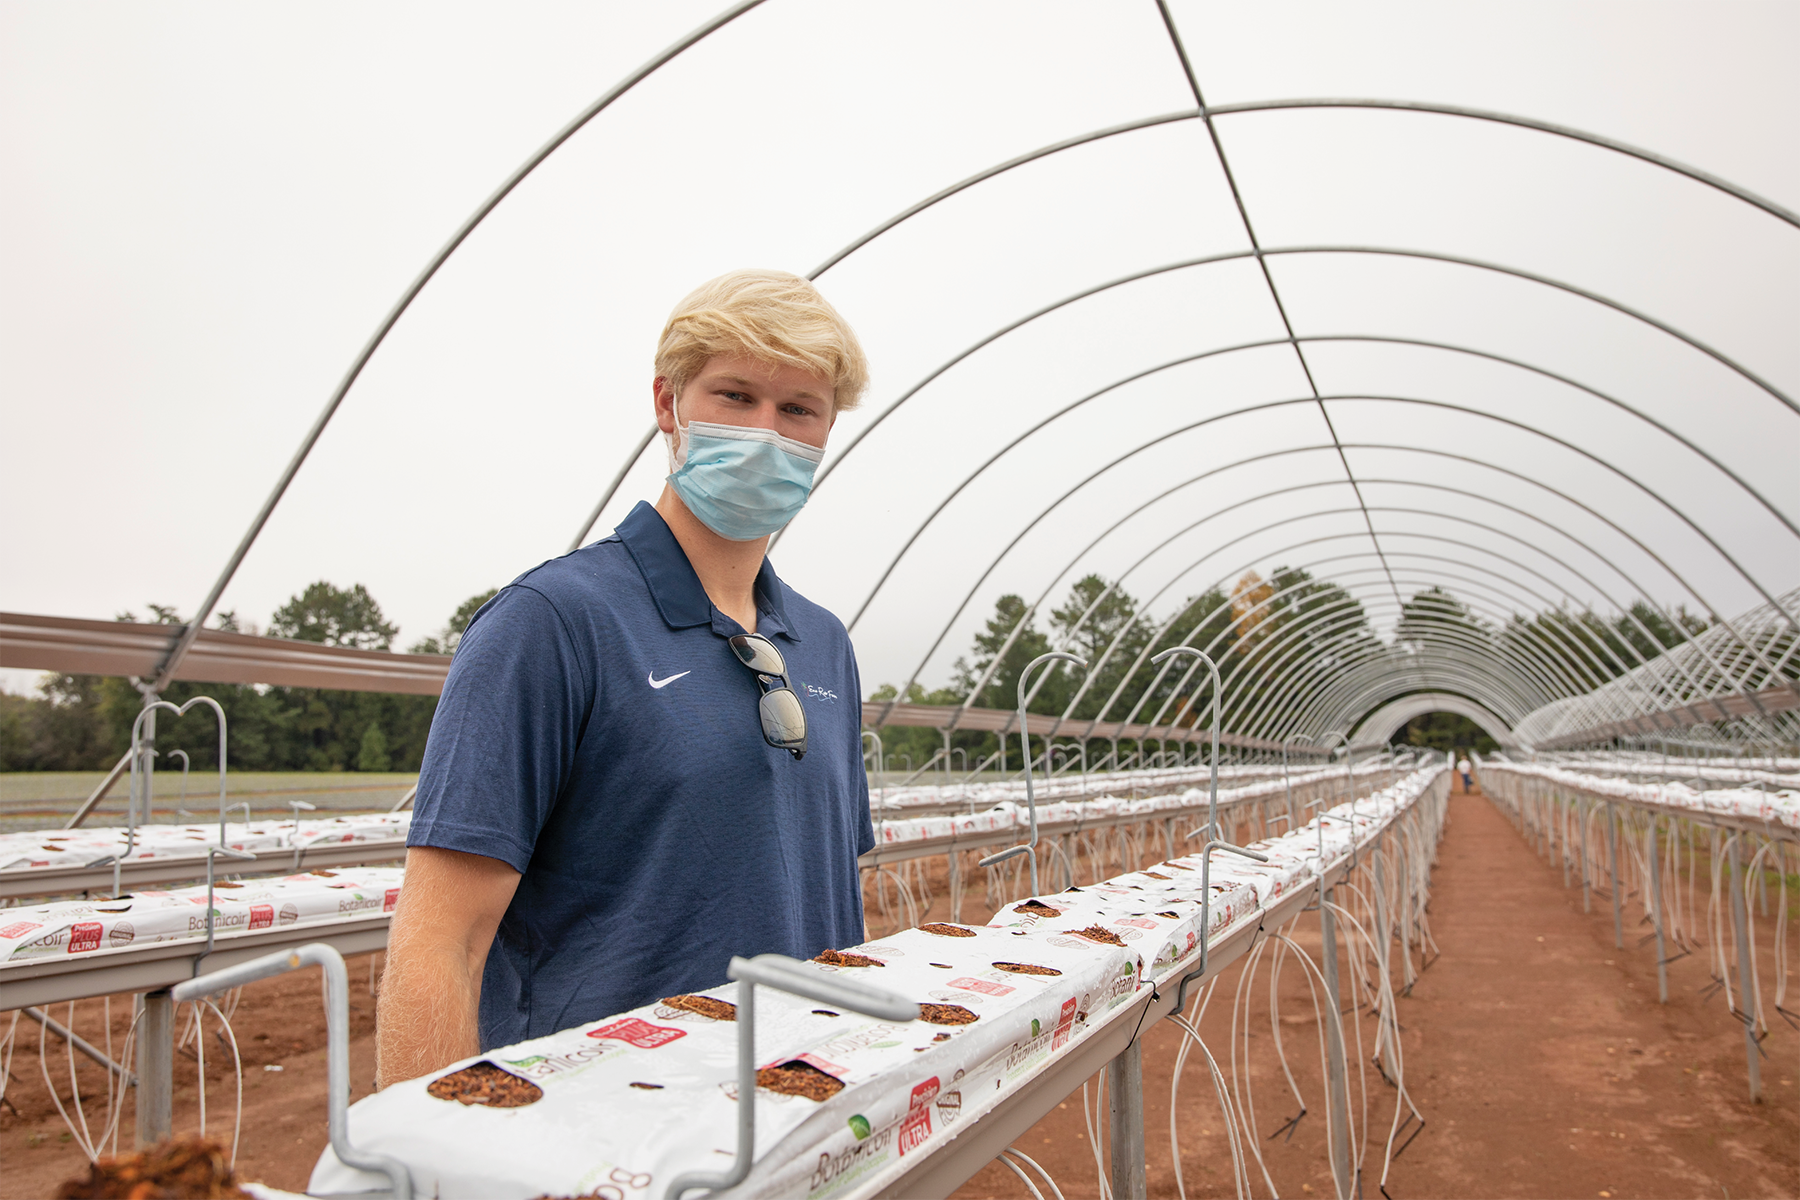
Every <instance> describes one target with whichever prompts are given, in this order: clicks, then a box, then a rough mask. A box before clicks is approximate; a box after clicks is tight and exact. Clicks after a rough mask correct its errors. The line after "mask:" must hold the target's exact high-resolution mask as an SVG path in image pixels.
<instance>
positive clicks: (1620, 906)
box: [1606, 800, 1625, 950]
mask: <svg viewBox="0 0 1800 1200" xmlns="http://www.w3.org/2000/svg"><path fill="white" fill-rule="evenodd" d="M1606 836H1607V840H1608V841H1609V842H1610V843H1611V845H1610V846H1609V847H1608V851H1607V852H1608V853H1609V854H1610V855H1611V856H1612V857H1611V861H1610V862H1609V863H1608V867H1609V869H1610V870H1611V872H1612V902H1613V945H1614V946H1616V947H1618V948H1619V949H1620V950H1623V949H1624V948H1625V909H1624V899H1623V897H1622V895H1621V893H1620V888H1619V813H1618V810H1617V809H1615V808H1614V807H1613V804H1612V801H1610V800H1608V801H1607V802H1606Z"/></svg>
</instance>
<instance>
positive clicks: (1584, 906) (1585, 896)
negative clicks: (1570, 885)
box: [1575, 800, 1594, 912]
mask: <svg viewBox="0 0 1800 1200" xmlns="http://www.w3.org/2000/svg"><path fill="white" fill-rule="evenodd" d="M1575 820H1576V822H1577V828H1579V829H1580V830H1581V911H1582V912H1593V911H1594V908H1593V897H1592V890H1593V889H1591V888H1590V887H1589V886H1588V882H1589V880H1588V845H1587V827H1588V823H1587V814H1586V813H1585V812H1583V811H1582V810H1581V801H1579V800H1577V801H1576V802H1575Z"/></svg>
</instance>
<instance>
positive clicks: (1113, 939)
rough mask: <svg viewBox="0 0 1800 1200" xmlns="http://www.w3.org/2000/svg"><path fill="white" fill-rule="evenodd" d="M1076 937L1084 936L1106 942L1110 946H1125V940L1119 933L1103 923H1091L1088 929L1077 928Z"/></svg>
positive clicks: (1090, 939)
mask: <svg viewBox="0 0 1800 1200" xmlns="http://www.w3.org/2000/svg"><path fill="white" fill-rule="evenodd" d="M1075 936H1076V937H1084V938H1086V939H1087V940H1088V941H1090V942H1105V943H1106V944H1107V945H1108V946H1123V945H1124V944H1125V941H1124V939H1123V938H1121V937H1120V936H1119V935H1118V934H1116V933H1114V932H1113V931H1112V930H1110V929H1108V928H1106V927H1105V926H1103V925H1089V926H1088V927H1087V928H1086V929H1077V930H1075Z"/></svg>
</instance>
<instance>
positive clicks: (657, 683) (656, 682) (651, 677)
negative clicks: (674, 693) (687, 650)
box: [644, 671, 693, 688]
mask: <svg viewBox="0 0 1800 1200" xmlns="http://www.w3.org/2000/svg"><path fill="white" fill-rule="evenodd" d="M692 674H693V672H692V671H683V672H681V674H680V675H670V676H668V677H667V678H664V679H658V678H657V677H656V672H655V671H652V672H650V674H648V675H646V676H645V677H644V678H645V680H646V682H648V683H649V684H650V686H651V687H653V688H666V687H668V686H669V685H670V684H671V683H674V682H675V681H676V680H677V679H680V678H681V676H682V675H692Z"/></svg>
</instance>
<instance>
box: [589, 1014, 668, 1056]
mask: <svg viewBox="0 0 1800 1200" xmlns="http://www.w3.org/2000/svg"><path fill="white" fill-rule="evenodd" d="M588 1036H589V1037H591V1038H612V1039H613V1040H615V1041H620V1042H628V1043H630V1044H631V1045H633V1046H636V1047H637V1048H638V1049H640V1050H654V1049H656V1048H657V1047H658V1046H666V1045H668V1044H669V1043H670V1042H672V1041H674V1040H675V1039H676V1038H684V1037H686V1036H687V1030H685V1029H671V1028H669V1027H668V1026H667V1025H652V1024H651V1023H650V1022H648V1021H640V1020H638V1019H637V1018H636V1017H626V1018H625V1019H624V1020H623V1021H614V1022H612V1023H611V1024H610V1025H602V1026H601V1027H600V1028H598V1029H590V1030H588Z"/></svg>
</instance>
